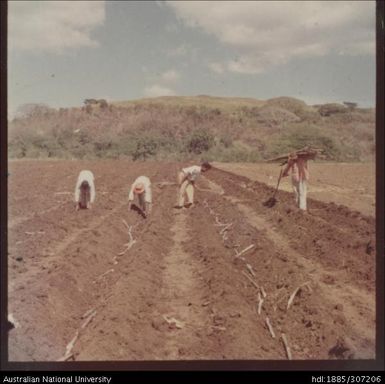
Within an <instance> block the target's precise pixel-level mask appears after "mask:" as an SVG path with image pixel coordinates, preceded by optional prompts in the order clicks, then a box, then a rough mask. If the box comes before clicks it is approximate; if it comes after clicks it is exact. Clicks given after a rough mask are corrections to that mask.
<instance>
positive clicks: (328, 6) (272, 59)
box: [166, 1, 375, 73]
mask: <svg viewBox="0 0 385 384" xmlns="http://www.w3.org/2000/svg"><path fill="white" fill-rule="evenodd" d="M166 4H167V5H168V6H169V7H170V8H171V9H172V10H173V11H174V12H175V14H176V15H177V17H178V19H179V21H181V22H183V23H185V24H186V25H187V26H189V27H192V28H200V29H201V30H203V31H205V32H206V33H208V34H210V35H213V36H214V37H216V38H217V39H218V40H219V41H220V42H221V43H222V44H223V45H225V46H226V47H227V48H229V47H230V48H232V49H233V51H234V52H235V55H236V56H237V59H233V60H229V61H227V62H225V63H222V66H223V68H226V70H228V71H233V72H239V73H260V72H263V71H265V70H266V69H267V68H269V67H270V66H273V65H280V64H285V63H287V62H288V61H289V60H291V59H293V58H300V57H302V58H304V57H314V56H320V55H326V54H344V55H360V54H361V55H364V54H372V55H373V54H374V53H375V49H374V46H375V44H374V42H375V2H374V1H212V2H211V1H167V2H166ZM209 67H210V68H211V69H212V70H214V71H216V72H218V73H219V72H220V71H221V69H220V68H221V67H219V65H218V63H217V64H215V65H213V64H209Z"/></svg>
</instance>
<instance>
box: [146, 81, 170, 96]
mask: <svg viewBox="0 0 385 384" xmlns="http://www.w3.org/2000/svg"><path fill="white" fill-rule="evenodd" d="M144 95H145V96H148V97H158V96H173V95H176V92H175V91H174V90H173V89H171V88H167V87H164V86H162V85H159V84H154V85H151V86H149V87H146V88H145V89H144Z"/></svg>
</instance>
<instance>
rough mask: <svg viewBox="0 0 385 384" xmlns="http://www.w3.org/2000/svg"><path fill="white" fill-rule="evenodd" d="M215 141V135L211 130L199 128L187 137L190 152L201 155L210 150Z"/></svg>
mask: <svg viewBox="0 0 385 384" xmlns="http://www.w3.org/2000/svg"><path fill="white" fill-rule="evenodd" d="M214 143H215V141H214V136H213V135H212V134H211V133H210V132H208V131H206V130H204V129H198V130H196V131H194V132H193V133H192V134H191V135H190V137H188V138H187V142H186V149H187V151H188V152H192V153H195V154H197V155H199V154H201V153H203V152H206V151H208V150H209V149H210V148H211V147H213V145H214Z"/></svg>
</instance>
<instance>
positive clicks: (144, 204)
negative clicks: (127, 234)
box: [128, 176, 152, 217]
mask: <svg viewBox="0 0 385 384" xmlns="http://www.w3.org/2000/svg"><path fill="white" fill-rule="evenodd" d="M135 196H136V197H137V198H138V208H139V209H140V213H141V214H142V215H143V216H144V217H147V216H148V215H149V214H150V213H151V206H152V192H151V182H150V179H149V178H148V177H147V176H139V177H138V178H137V179H136V180H135V181H134V182H133V183H132V186H131V189H130V193H129V195H128V209H129V210H130V209H131V208H132V203H133V201H134V199H135Z"/></svg>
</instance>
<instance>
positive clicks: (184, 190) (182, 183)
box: [175, 162, 211, 208]
mask: <svg viewBox="0 0 385 384" xmlns="http://www.w3.org/2000/svg"><path fill="white" fill-rule="evenodd" d="M210 168H211V165H210V164H209V163H208V162H204V163H202V164H201V165H200V166H199V165H193V166H191V167H188V168H183V169H182V170H181V171H179V173H178V177H177V184H178V201H177V204H176V207H175V208H182V207H184V206H185V207H190V206H191V205H192V204H194V186H195V181H196V180H197V178H198V177H199V176H200V174H201V172H206V171H208V170H209V169H210ZM185 195H187V203H186V204H185Z"/></svg>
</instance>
